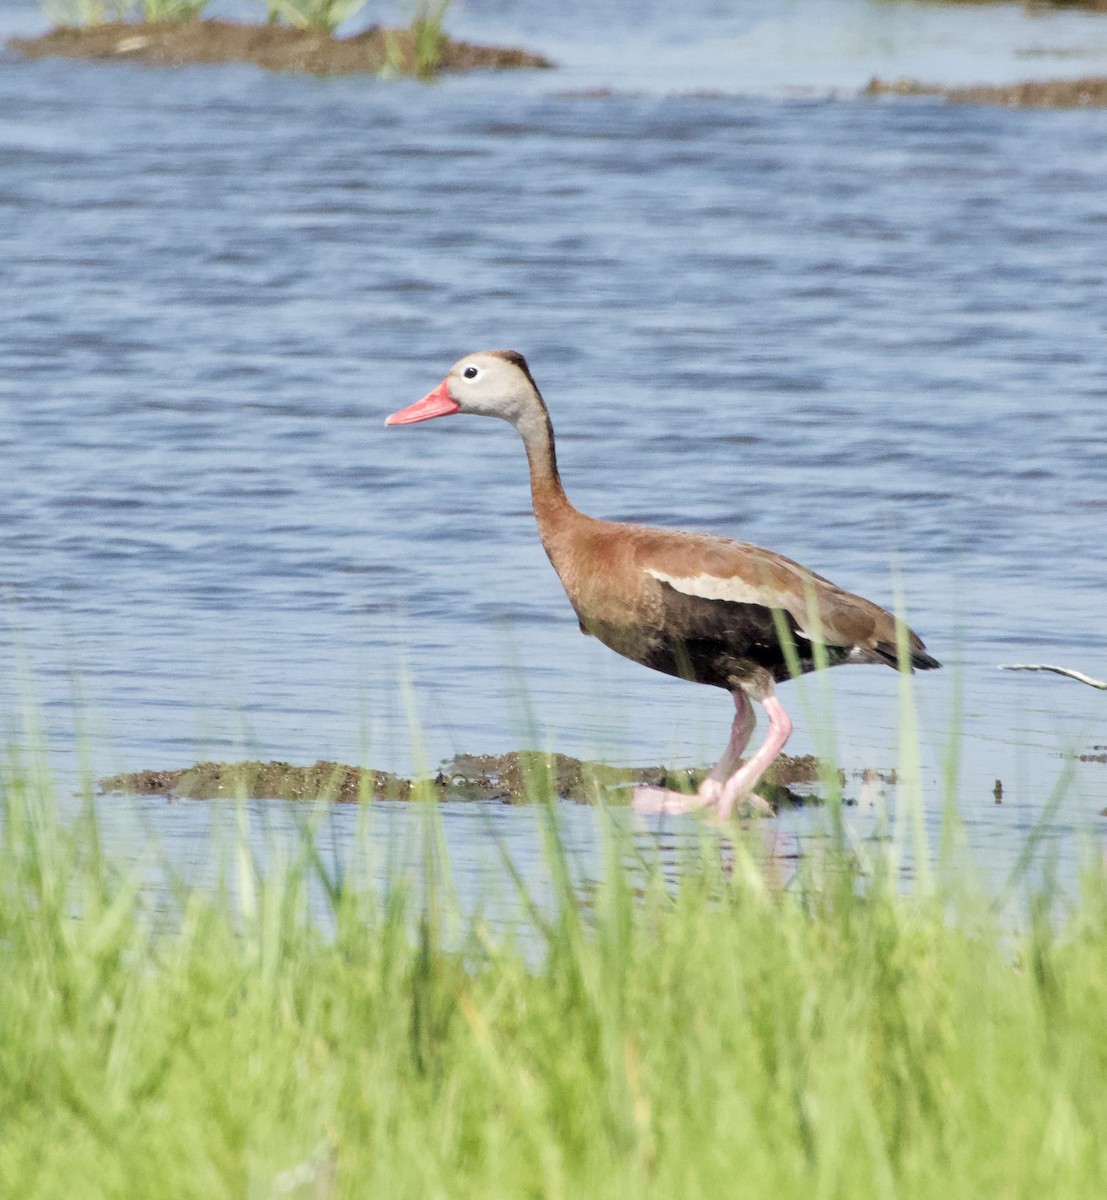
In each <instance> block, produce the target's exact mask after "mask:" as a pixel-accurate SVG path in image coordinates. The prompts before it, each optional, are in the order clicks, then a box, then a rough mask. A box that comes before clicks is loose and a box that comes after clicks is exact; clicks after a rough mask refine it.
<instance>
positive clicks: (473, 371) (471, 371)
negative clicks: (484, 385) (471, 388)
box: [461, 366, 480, 379]
mask: <svg viewBox="0 0 1107 1200" xmlns="http://www.w3.org/2000/svg"><path fill="white" fill-rule="evenodd" d="M461 373H462V375H464V376H465V378H466V379H476V377H477V376H478V375H479V374H480V371H479V370H478V369H477V368H476V367H471V366H470V367H466V368H465V370H464V371H462V372H461Z"/></svg>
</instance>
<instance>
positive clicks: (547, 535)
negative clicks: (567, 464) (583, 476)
mask: <svg viewBox="0 0 1107 1200" xmlns="http://www.w3.org/2000/svg"><path fill="white" fill-rule="evenodd" d="M515 428H516V429H517V430H518V431H519V435H520V436H521V437H522V439H523V445H524V446H525V447H526V451H527V462H528V463H529V465H530V494H531V499H532V501H533V503H534V515H535V518H536V519H537V521H538V532H539V535H540V536H541V538H542V545H543V546H544V547H545V549H546V553H547V554H548V555H549V556H550V558H551V559H552V560H553V562H554V566H555V568H556V567H557V565H558V556H557V550H558V548H559V546H560V545H561V543H562V540H563V538H565V537H567V536H568V534H569V529H570V527H571V526H572V525H573V524H574V522H575V521H579V520H582V519H583V518H582V514H581V513H579V512H578V511H577V510H576V509H575V508H574V507H573V506H572V504H570V503H569V497H568V496H566V495H565V489H564V488H563V487H562V486H561V476H560V475H558V473H557V454H556V452H555V450H554V435H553V426H552V425H551V424H550V417H549V413H547V412H546V406H545V405H544V404H541V405H539V406H535V408H533V409H531V410H529V411H528V412H527V413H526V414H525V415H524V416H523V417H522V418H521V419H520V420H519V421H518V422H517V424H516V426H515Z"/></svg>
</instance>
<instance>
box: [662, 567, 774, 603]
mask: <svg viewBox="0 0 1107 1200" xmlns="http://www.w3.org/2000/svg"><path fill="white" fill-rule="evenodd" d="M646 574H647V575H652V576H653V577H654V579H657V580H659V581H660V582H661V583H667V584H668V585H669V586H670V587H671V588H675V589H676V590H677V591H678V592H683V593H684V595H686V596H699V597H701V598H702V599H704V600H731V601H733V602H734V603H735V604H762V605H765V606H766V607H769V606H771V601H769V603H768V604H766V597H765V593H764V591H763V590H762V589H761V588H756V587H753V586H752V585H751V584H748V583H746V581H745V580H744V579H738V578H736V577H734V576H731V577H730V578H729V579H720V577H719V576H718V575H707V574H700V575H686V576H679V575H666V574H665V572H664V571H659V570H658V569H657V568H656V567H647V568H646Z"/></svg>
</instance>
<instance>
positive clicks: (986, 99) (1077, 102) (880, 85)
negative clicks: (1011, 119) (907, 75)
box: [863, 76, 1107, 108]
mask: <svg viewBox="0 0 1107 1200" xmlns="http://www.w3.org/2000/svg"><path fill="white" fill-rule="evenodd" d="M863 94H864V95H866V96H942V97H944V98H945V99H946V100H948V101H950V102H951V103H953V104H1003V105H1006V106H1007V107H1008V108H1105V107H1107V78H1103V77H1100V76H1089V77H1088V78H1086V79H1057V80H1051V81H1045V82H1041V83H1035V82H1028V83H1011V84H997V85H991V84H981V85H979V86H973V87H941V86H939V85H938V84H932V83H919V82H918V80H915V79H894V80H885V79H879V78H873V79H872V80H871V81H870V82H869V85H868V87H866V88H865V90H864V93H863Z"/></svg>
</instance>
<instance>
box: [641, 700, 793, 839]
mask: <svg viewBox="0 0 1107 1200" xmlns="http://www.w3.org/2000/svg"><path fill="white" fill-rule="evenodd" d="M733 696H734V708H735V710H736V711H735V715H734V724H733V725H732V726H731V728H730V741H729V742H728V743H727V747H726V750H725V751H724V752H723V756H722V758H720V759H719V761H718V763H717V764H716V765H715V768H714V769H713V770H712V772H711V774H710V775H708V777H707V778H706V779H705V780H704V781H703V783H701V784H700V786H699V790H698V791H697V792H696V794H695V795H694V796H688V795H685V794H684V793H683V792H671V791H669V790H668V789H667V788H655V787H639V788H635V789H634V810H635V812H640V813H658V812H664V813H687V812H695V811H696V810H697V809H701V808H710V807H713V808H715V809H716V810H717V811H718V814H719V816H720V817H721V818H722V819H723V820H729V819H730V815H731V813H732V812H733V811H734V808H735V806H736V804H737V803H738V801H739V799H741V800H742V801H743V802H744V803H746V804H748V805H749V806H750V807H751V808H756V809H757V810H758V811H759V812H763V813H766V814H768V815H770V816H771V815H772V811H773V810H772V806H771V805H769V804H768V803H766V801H764V800H763V799H762V798H761V797H760V796H758V795H756V794H754V791H753V789H754V787H755V786H756V785H757V782H758V780H760V778H761V776H762V775H764V774H765V771H766V770H767V769H768V767H769V764H770V763H771V762H772V761H773V759H775V758H776V756H777V755H778V754H779V753H780V750H781V747H783V745H784V743H785V742H786V741H787V740H788V735H789V734H790V733H791V732H792V722H791V721H790V720H789V719H788V714H787V713H786V712H785V711H784V709H783V708H782V707H781V704H780V701H779V700H777V699H776V697H775V696H768V697H766V698H765V699H764V700H762V701H761V704H762V707H764V709H765V711H766V712H767V713H768V715H769V736H768V737H767V738H766V739H765V744H764V745H763V746H762V747H761V748H760V750H758V752H757V753H756V754H755V755H754V756H753V757H752V758H751V759H750V760H749V762H748V763H746V765H745V766H744V767H740V766H739V763H740V760H741V755H742V751H743V750H744V749H745V748H746V745H747V744H748V742H749V740H750V734H752V733H753V727H754V725H755V724H756V717H755V716H754V713H753V705H752V704H751V703H750V699H749V697H748V696H747V695H746V693H745V692H740V691H738V692H734V693H733Z"/></svg>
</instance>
